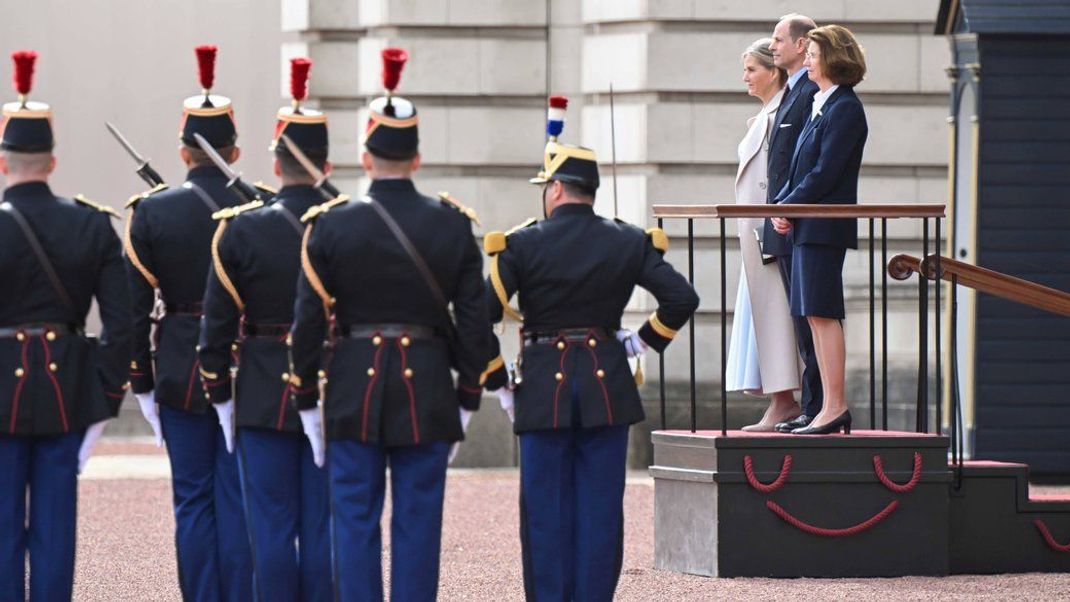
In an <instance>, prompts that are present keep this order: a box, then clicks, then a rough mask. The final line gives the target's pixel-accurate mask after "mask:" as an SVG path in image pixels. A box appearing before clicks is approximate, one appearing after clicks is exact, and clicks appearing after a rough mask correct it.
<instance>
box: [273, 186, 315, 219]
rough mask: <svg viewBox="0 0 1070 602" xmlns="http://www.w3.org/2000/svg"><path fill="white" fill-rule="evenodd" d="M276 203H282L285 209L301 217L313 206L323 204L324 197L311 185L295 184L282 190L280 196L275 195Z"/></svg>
mask: <svg viewBox="0 0 1070 602" xmlns="http://www.w3.org/2000/svg"><path fill="white" fill-rule="evenodd" d="M275 202H276V203H282V205H283V206H284V207H286V208H287V209H289V210H291V211H294V212H295V213H298V214H299V215H298V217H300V214H303V213H304V212H305V211H307V210H308V209H309V208H310V207H312V206H313V205H318V204H320V203H322V202H323V195H321V194H320V193H319V192H318V191H317V190H316V189H315V188H313V187H312V186H311V185H309V184H295V185H290V186H283V187H282V188H280V189H279V192H278V194H276V195H275Z"/></svg>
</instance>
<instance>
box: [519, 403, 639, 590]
mask: <svg viewBox="0 0 1070 602" xmlns="http://www.w3.org/2000/svg"><path fill="white" fill-rule="evenodd" d="M573 405H574V406H578V405H579V404H578V403H574V404H573ZM627 455H628V426H627V425H624V426H607V427H599V428H589V429H584V428H575V429H559V430H551V431H535V432H529V433H522V434H521V435H520V541H521V546H522V549H523V557H524V591H525V594H526V595H527V599H528V600H536V601H538V602H543V601H553V602H560V601H562V600H577V601H593V602H603V601H607V602H608V601H609V600H612V599H613V591H614V590H615V589H616V588H617V580H618V579H619V577H620V569H621V562H622V560H623V553H624V474H625V460H626V458H627Z"/></svg>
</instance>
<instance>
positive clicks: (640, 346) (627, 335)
mask: <svg viewBox="0 0 1070 602" xmlns="http://www.w3.org/2000/svg"><path fill="white" fill-rule="evenodd" d="M617 340H618V341H620V342H621V343H624V351H625V353H627V354H628V357H636V356H640V355H643V354H644V353H646V350H647V349H648V347H647V345H646V343H644V342H643V339H641V338H639V335H637V334H635V333H634V332H632V331H630V330H628V329H627V328H622V329H620V330H618V331H617Z"/></svg>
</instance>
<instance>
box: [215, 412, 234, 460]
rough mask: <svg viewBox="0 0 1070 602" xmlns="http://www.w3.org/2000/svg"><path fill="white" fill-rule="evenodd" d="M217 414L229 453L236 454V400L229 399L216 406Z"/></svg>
mask: <svg viewBox="0 0 1070 602" xmlns="http://www.w3.org/2000/svg"><path fill="white" fill-rule="evenodd" d="M215 414H216V416H218V417H219V427H220V428H222V429H223V440H224V441H226V442H227V453H228V454H232V453H234V400H233V399H228V400H226V401H224V402H223V403H217V404H215Z"/></svg>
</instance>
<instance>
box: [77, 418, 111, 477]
mask: <svg viewBox="0 0 1070 602" xmlns="http://www.w3.org/2000/svg"><path fill="white" fill-rule="evenodd" d="M107 424H108V421H107V420H101V421H100V422H96V423H94V424H91V425H89V428H87V429H86V430H85V437H83V438H82V447H80V448H79V449H78V474H82V470H83V469H84V468H85V463H86V462H88V461H89V456H90V454H92V453H93V446H94V445H96V444H97V440H98V439H100V436H101V435H103V434H104V427H105V426H107Z"/></svg>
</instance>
